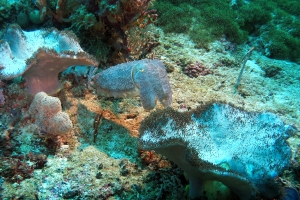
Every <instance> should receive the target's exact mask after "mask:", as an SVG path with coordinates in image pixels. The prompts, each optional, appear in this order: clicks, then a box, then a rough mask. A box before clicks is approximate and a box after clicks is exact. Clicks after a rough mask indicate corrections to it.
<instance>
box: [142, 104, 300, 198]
mask: <svg viewBox="0 0 300 200" xmlns="http://www.w3.org/2000/svg"><path fill="white" fill-rule="evenodd" d="M295 133H296V129H295V128H294V127H293V126H290V125H286V124H284V123H283V122H282V120H281V119H280V118H279V117H277V116H276V115H275V114H273V113H268V112H264V113H255V112H246V111H243V110H241V109H238V108H235V107H233V106H230V105H228V104H221V103H213V104H210V105H207V106H203V107H201V108H198V109H197V110H193V111H190V112H186V113H180V112H177V111H174V110H172V109H171V108H168V109H165V110H158V111H155V112H152V113H151V114H150V116H148V117H147V118H146V119H145V120H144V121H142V123H141V126H140V136H139V137H140V138H139V145H140V148H141V149H145V150H155V151H156V152H158V153H160V154H162V155H164V156H166V157H168V158H169V159H170V160H172V161H173V162H174V163H176V164H177V165H179V166H180V167H181V168H182V169H183V170H184V171H185V172H186V173H187V174H188V176H189V182H190V196H191V197H193V198H197V197H199V196H201V194H202V193H201V194H200V191H201V188H202V187H203V185H204V183H205V182H206V181H211V180H213V181H219V182H221V183H223V184H224V185H226V186H227V187H228V188H230V189H231V190H232V191H233V192H234V193H235V194H236V195H237V196H238V197H239V198H240V199H245V200H248V199H252V198H254V196H255V195H256V192H259V195H260V196H261V197H263V198H267V199H271V198H274V197H276V196H277V195H278V194H279V190H278V188H277V187H276V184H275V182H274V178H275V177H276V176H278V175H279V174H280V173H282V172H283V170H284V169H285V168H286V167H288V166H289V165H290V159H291V149H290V147H289V145H288V143H287V142H286V139H287V138H288V137H289V136H291V134H295Z"/></svg>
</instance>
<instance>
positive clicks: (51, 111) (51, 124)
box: [28, 92, 73, 135]
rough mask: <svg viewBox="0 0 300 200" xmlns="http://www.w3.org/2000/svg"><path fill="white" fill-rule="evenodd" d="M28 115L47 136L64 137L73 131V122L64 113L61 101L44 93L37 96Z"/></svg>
mask: <svg viewBox="0 0 300 200" xmlns="http://www.w3.org/2000/svg"><path fill="white" fill-rule="evenodd" d="M28 113H29V115H30V116H31V117H32V118H34V123H35V124H37V125H38V126H39V127H40V129H41V131H43V132H45V133H46V134H50V135H62V134H66V133H68V132H69V131H71V130H72V127H73V125H72V122H71V120H70V118H69V116H68V114H66V113H64V112H62V109H61V103H60V100H59V99H58V98H56V97H50V96H48V95H47V94H46V93H44V92H39V93H37V94H36V95H35V97H34V99H33V101H32V103H31V105H30V108H29V111H28Z"/></svg>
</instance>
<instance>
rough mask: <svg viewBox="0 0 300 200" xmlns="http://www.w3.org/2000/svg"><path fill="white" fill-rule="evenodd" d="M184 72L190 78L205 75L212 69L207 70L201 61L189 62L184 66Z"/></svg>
mask: <svg viewBox="0 0 300 200" xmlns="http://www.w3.org/2000/svg"><path fill="white" fill-rule="evenodd" d="M184 73H185V74H186V75H188V76H189V77H190V78H197V77H198V76H199V75H201V76H206V75H208V74H211V73H212V71H210V70H208V69H207V68H206V67H205V66H204V65H203V64H202V63H200V62H196V63H194V64H189V65H187V66H186V67H185V68H184Z"/></svg>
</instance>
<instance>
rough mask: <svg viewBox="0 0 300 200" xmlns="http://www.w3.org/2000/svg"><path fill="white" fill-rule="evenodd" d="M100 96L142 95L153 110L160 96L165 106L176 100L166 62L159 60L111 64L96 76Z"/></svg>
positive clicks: (146, 107)
mask: <svg viewBox="0 0 300 200" xmlns="http://www.w3.org/2000/svg"><path fill="white" fill-rule="evenodd" d="M94 83H95V86H96V88H97V92H98V94H99V95H105V96H113V97H126V96H135V95H137V94H138V93H139V94H140V98H141V102H142V105H143V107H144V108H145V109H147V110H151V109H153V108H154V107H155V104H156V99H158V100H159V101H160V102H161V103H162V104H163V105H164V106H169V105H170V104H171V102H172V90H171V87H170V83H169V79H168V75H167V73H166V69H165V67H164V64H163V63H162V62H161V61H159V60H148V59H145V60H139V61H133V62H129V63H123V64H119V65H116V66H114V67H111V68H109V69H107V70H104V71H102V72H101V73H99V74H97V75H95V77H94Z"/></svg>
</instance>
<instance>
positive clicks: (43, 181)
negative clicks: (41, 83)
mask: <svg viewBox="0 0 300 200" xmlns="http://www.w3.org/2000/svg"><path fill="white" fill-rule="evenodd" d="M156 31H157V33H158V34H159V35H160V38H159V40H160V42H161V45H160V46H159V47H157V48H155V49H154V56H155V58H156V59H160V60H162V61H163V62H164V63H165V65H166V66H167V67H168V68H173V71H172V72H170V73H168V75H169V79H170V83H171V87H172V91H173V100H172V105H171V106H172V108H174V109H175V110H181V111H184V110H189V109H194V108H196V107H197V106H199V105H202V104H204V103H205V102H209V101H222V102H228V103H231V104H233V105H235V106H236V107H240V108H243V109H245V110H247V111H254V112H264V111H268V112H272V113H275V114H276V115H277V116H279V117H280V118H281V119H282V120H283V121H284V122H285V123H286V124H291V125H294V126H295V127H296V128H297V129H298V130H300V90H299V88H300V65H299V64H296V63H293V62H289V61H285V60H274V59H270V58H267V57H266V56H264V55H263V53H262V52H260V51H256V50H254V52H253V54H252V56H251V58H250V60H249V61H248V62H247V64H246V68H245V71H244V74H243V77H242V80H241V83H240V86H239V88H238V91H237V93H234V85H235V83H236V81H237V77H238V75H239V72H240V68H241V60H242V58H243V56H244V55H245V54H246V53H247V51H248V50H249V49H250V48H251V45H250V44H249V45H239V46H235V47H234V49H231V48H230V49H229V50H228V46H229V45H230V43H229V42H227V41H226V40H219V41H215V42H214V43H211V44H210V46H209V48H208V49H199V48H195V44H193V42H192V41H191V40H190V39H189V38H188V37H187V36H185V35H181V34H164V33H163V32H162V31H161V30H160V29H156ZM255 40H256V38H252V41H253V44H254V43H255ZM196 61H199V62H201V63H203V64H204V65H205V66H206V67H207V68H208V69H209V70H211V71H212V74H209V75H206V76H198V77H197V78H190V77H188V76H187V75H185V74H184V73H183V70H182V66H181V64H182V63H189V62H191V63H194V62H196ZM270 66H275V67H279V68H281V69H282V70H281V71H279V72H278V73H276V74H275V75H274V76H272V77H266V76H265V74H266V72H265V70H266V68H268V67H270ZM61 80H62V81H63V85H64V88H63V89H62V90H61V91H60V92H59V93H58V94H57V97H59V99H60V100H61V102H62V107H63V110H64V112H66V113H68V114H69V116H70V118H71V120H72V122H73V130H72V132H70V133H69V134H67V135H65V136H62V137H61V138H59V140H58V141H61V142H62V143H61V144H60V145H59V146H60V149H58V150H56V152H52V153H50V154H49V155H48V158H47V162H46V164H45V166H44V167H43V168H42V169H35V170H34V171H33V172H32V174H31V175H30V177H28V178H26V179H25V180H23V181H20V182H19V183H18V182H10V181H6V180H5V179H3V178H1V191H0V192H1V197H0V198H2V199H180V198H181V197H180V198H179V197H178V193H180V191H179V190H181V192H182V193H184V187H182V186H180V187H179V186H178V188H176V181H178V180H179V179H180V178H181V179H182V174H181V172H178V169H177V168H176V167H174V166H173V167H170V164H169V163H168V162H167V161H165V163H160V164H159V166H160V167H159V168H157V167H156V168H155V167H154V168H155V169H154V168H153V166H152V167H151V166H149V165H148V164H147V163H143V162H142V160H141V155H140V153H139V152H138V147H137V144H136V138H137V137H138V128H139V124H140V122H141V121H142V120H143V119H144V118H145V117H146V116H148V115H149V113H150V112H153V111H150V112H149V111H145V110H144V109H143V108H142V106H141V103H140V101H139V98H138V97H137V98H127V99H112V98H101V97H97V96H96V95H95V91H94V90H93V89H90V90H89V89H87V86H86V83H87V79H86V77H83V79H80V84H77V83H75V82H73V81H72V80H69V79H65V78H61ZM3 88H4V89H6V90H7V91H8V92H7V94H6V97H7V99H6V102H5V104H4V105H3V106H2V107H1V109H0V113H1V121H0V123H1V135H2V136H1V138H5V137H10V138H9V139H10V140H11V143H14V144H18V147H12V148H15V149H14V150H15V151H18V152H15V154H19V153H20V152H22V153H23V154H28V153H29V152H34V153H43V152H48V153H49V150H45V149H47V148H50V149H51V145H52V146H53V145H55V144H52V143H51V142H50V144H49V141H47V137H46V136H44V135H43V133H39V131H38V128H37V127H36V126H35V125H34V123H33V122H32V121H31V120H30V119H26V118H25V116H26V112H27V110H28V107H29V105H30V102H31V101H32V97H31V96H30V95H28V92H27V89H26V87H25V86H24V84H22V83H18V82H10V83H7V84H5V85H4V86H3ZM18 106H20V107H21V111H20V113H21V116H20V119H19V120H18V121H17V122H16V123H15V124H14V125H13V126H11V124H12V122H14V121H15V118H14V117H12V116H11V115H12V114H11V108H12V107H14V108H17V107H18ZM157 108H162V106H161V105H160V104H159V105H158V106H157ZM101 112H103V121H102V124H101V126H100V128H99V134H98V136H97V141H96V143H94V142H93V132H94V129H93V123H94V118H95V115H96V114H97V113H101ZM8 130H13V131H9V132H10V134H8V132H7V131H8ZM8 135H9V136H8ZM299 137H300V133H299V131H298V132H297V134H296V135H294V136H291V137H290V138H289V139H288V142H289V144H290V147H291V149H292V155H293V156H292V160H293V164H294V166H297V165H298V166H299V162H300V138H299ZM56 142H57V141H56ZM49 145H50V147H49ZM46 146H47V148H46ZM24 162H25V163H27V164H28V165H29V166H30V165H31V164H32V163H30V161H28V160H27V161H26V160H24ZM297 163H298V164H297ZM180 174H181V175H180ZM176 176H177V178H176ZM282 176H283V178H285V179H286V180H288V181H290V182H291V183H292V185H293V186H295V187H296V186H297V185H298V186H300V182H299V181H297V178H295V174H294V171H293V170H292V169H287V170H286V171H285V172H284V174H283V175H282ZM298 176H299V175H298ZM168 177H169V182H164V181H166V180H167V179H168ZM170 177H173V178H170ZM174 177H175V178H174ZM178 177H180V178H178ZM156 179H159V180H160V182H159V184H158V185H157V184H154V182H155V180H156ZM168 187H169V188H168ZM174 187H175V188H174ZM161 188H166V189H165V190H164V191H163V192H164V194H161V190H162V189H161Z"/></svg>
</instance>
